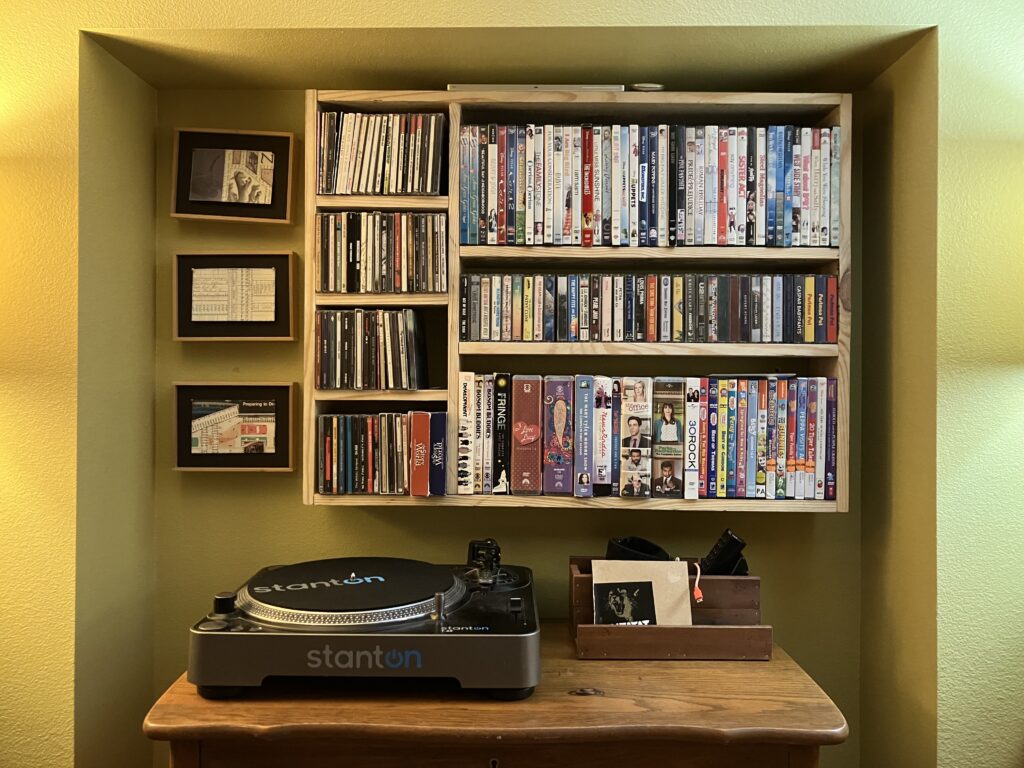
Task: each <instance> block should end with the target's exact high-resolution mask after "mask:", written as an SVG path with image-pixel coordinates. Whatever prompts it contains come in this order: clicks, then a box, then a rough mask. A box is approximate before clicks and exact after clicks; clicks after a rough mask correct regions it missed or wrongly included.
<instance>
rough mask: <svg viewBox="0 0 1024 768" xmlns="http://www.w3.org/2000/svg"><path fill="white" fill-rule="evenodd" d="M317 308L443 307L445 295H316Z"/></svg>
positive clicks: (446, 296)
mask: <svg viewBox="0 0 1024 768" xmlns="http://www.w3.org/2000/svg"><path fill="white" fill-rule="evenodd" d="M315 301H316V305H317V306H318V307H444V306H447V305H448V294H447V293H317V294H316V296H315Z"/></svg>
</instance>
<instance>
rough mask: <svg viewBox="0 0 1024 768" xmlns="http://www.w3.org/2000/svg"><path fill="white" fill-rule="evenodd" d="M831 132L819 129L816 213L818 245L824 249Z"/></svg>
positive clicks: (828, 214)
mask: <svg viewBox="0 0 1024 768" xmlns="http://www.w3.org/2000/svg"><path fill="white" fill-rule="evenodd" d="M831 189H832V130H831V129H830V128H822V129H821V211H820V212H819V213H818V245H820V246H822V247H824V246H827V245H828V244H829V242H830V239H829V227H830V225H831V223H832V200H831V194H830V193H831Z"/></svg>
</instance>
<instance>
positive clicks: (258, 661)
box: [188, 539, 540, 699]
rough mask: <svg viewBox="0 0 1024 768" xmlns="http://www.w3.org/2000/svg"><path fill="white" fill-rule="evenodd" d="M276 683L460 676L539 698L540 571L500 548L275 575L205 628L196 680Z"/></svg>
mask: <svg viewBox="0 0 1024 768" xmlns="http://www.w3.org/2000/svg"><path fill="white" fill-rule="evenodd" d="M270 677H291V678H295V677H358V678H380V677H388V678H396V677H397V678H451V679H455V680H457V681H458V682H459V683H460V685H461V686H462V687H463V688H472V689H484V690H486V691H487V692H488V693H490V694H491V695H493V696H495V697H497V698H506V699H521V698H525V697H527V696H529V695H530V694H531V693H532V692H533V688H534V686H535V685H537V682H538V681H539V678H540V634H539V629H538V620H537V607H536V605H535V603H534V600H533V586H532V574H531V572H530V569H529V568H523V567H521V566H514V565H502V564H501V549H500V548H499V547H498V544H497V542H495V541H494V540H493V539H485V540H482V541H471V542H470V544H469V556H468V558H467V564H466V565H432V564H430V563H424V562H420V561H418V560H403V559H398V558H389V557H343V558H335V559H333V560H314V561H311V562H306V563H296V564H295V565H281V566H271V567H269V568H264V569H263V570H261V571H260V572H259V573H257V574H256V575H255V576H253V577H252V578H251V579H249V581H248V582H247V583H246V584H245V585H244V586H242V588H241V589H239V590H238V591H237V592H222V593H220V594H218V595H216V596H215V597H214V601H213V611H212V612H211V613H210V614H208V615H207V616H206V617H205V618H204V619H202V620H201V621H199V622H197V623H196V624H195V625H193V627H192V630H191V634H190V642H189V660H188V680H189V682H191V683H194V684H195V685H196V686H197V687H198V689H199V693H200V695H202V696H204V697H206V698H224V697H228V696H235V695H238V694H240V693H241V692H242V691H243V690H244V689H245V688H254V687H257V686H260V685H261V684H262V683H263V681H264V680H265V679H266V678H270Z"/></svg>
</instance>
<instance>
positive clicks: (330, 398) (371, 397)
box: [313, 389, 448, 403]
mask: <svg viewBox="0 0 1024 768" xmlns="http://www.w3.org/2000/svg"><path fill="white" fill-rule="evenodd" d="M313 399H314V400H316V401H318V402H337V401H367V402H385V401H388V400H396V401H403V402H438V403H439V402H443V401H445V400H447V399H448V390H447V389H331V390H321V389H318V390H316V391H315V392H314V393H313Z"/></svg>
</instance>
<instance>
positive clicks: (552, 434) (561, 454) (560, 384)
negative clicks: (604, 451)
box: [543, 376, 574, 496]
mask: <svg viewBox="0 0 1024 768" xmlns="http://www.w3.org/2000/svg"><path fill="white" fill-rule="evenodd" d="M573 389H574V384H573V377H572V376H545V377H544V402H543V409H544V448H543V451H544V453H543V459H544V494H545V495H551V496H559V495H567V496H572V495H573V487H574V483H573V454H574V450H573V416H574V410H573Z"/></svg>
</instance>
